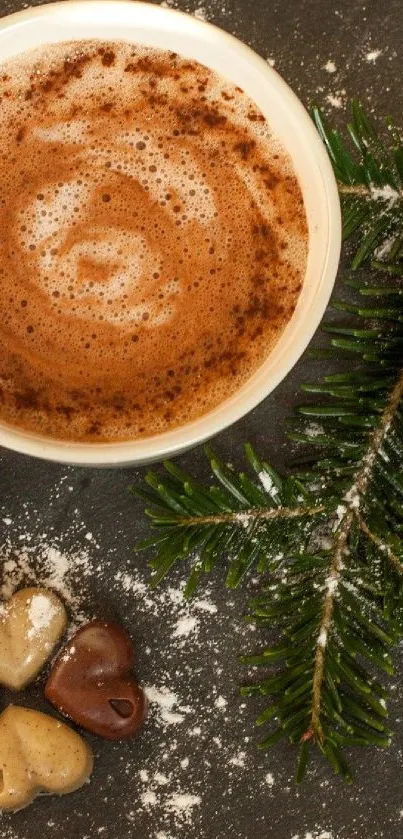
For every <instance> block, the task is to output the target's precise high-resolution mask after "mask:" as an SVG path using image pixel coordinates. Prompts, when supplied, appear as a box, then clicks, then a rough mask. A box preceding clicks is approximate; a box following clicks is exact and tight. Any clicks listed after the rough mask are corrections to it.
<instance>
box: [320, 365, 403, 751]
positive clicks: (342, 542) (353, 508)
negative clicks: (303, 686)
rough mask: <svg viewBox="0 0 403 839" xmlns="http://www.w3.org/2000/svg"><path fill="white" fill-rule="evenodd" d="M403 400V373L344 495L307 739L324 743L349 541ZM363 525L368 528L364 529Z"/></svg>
mask: <svg viewBox="0 0 403 839" xmlns="http://www.w3.org/2000/svg"><path fill="white" fill-rule="evenodd" d="M402 398H403V369H402V370H401V372H400V375H399V378H398V380H397V382H396V385H395V387H394V388H393V390H392V392H391V394H390V396H389V399H388V402H387V404H386V407H385V410H384V411H383V413H382V415H381V418H380V421H379V425H378V426H377V428H376V429H375V430H374V431H373V432H372V434H371V435H370V437H369V441H368V448H367V451H366V454H365V456H364V457H363V459H362V462H361V465H360V468H359V470H358V472H356V474H355V476H354V481H353V483H352V485H351V487H350V489H349V490H348V492H346V493H345V495H344V498H343V505H342V511H341V515H340V520H339V525H338V527H337V529H336V531H335V534H334V550H333V556H332V562H331V566H330V569H329V575H328V578H327V581H326V593H325V598H324V601H323V607H322V615H321V621H320V626H319V633H318V640H317V643H316V649H315V664H314V672H313V684H312V714H311V721H310V726H309V728H308V731H307V732H306V735H307V736H308V735H309V737H311V738H312V737H313V738H314V739H317V740H319V741H322V740H323V731H322V725H321V713H322V691H323V682H324V670H325V657H326V644H327V639H328V635H329V631H330V629H331V624H332V616H333V607H334V595H335V591H336V589H337V585H338V582H339V579H340V575H341V572H342V568H343V564H344V558H345V556H346V555H347V552H348V539H349V535H350V531H351V526H352V524H353V521H354V520H355V519H356V518H359V508H360V504H361V499H362V497H363V496H364V495H365V493H366V491H367V489H368V485H369V482H370V481H371V479H372V475H373V469H374V465H375V461H376V458H377V456H378V454H379V452H380V450H381V448H382V446H383V443H384V440H385V437H386V435H387V433H388V431H389V429H390V426H391V423H392V421H393V418H394V416H395V414H396V411H397V409H398V407H399V404H400V402H401V400H402ZM359 521H360V526H361V529H362V530H363V532H364V533H366V535H367V536H368V538H370V539H372V541H374V542H375V544H378V547H381V546H383V545H384V543H383V542H382V540H379V541H378V537H377V536H375V534H373V533H371V531H370V530H369V528H368V527H367V525H365V523H364V522H362V523H361V519H359ZM362 525H364V527H363V526H362ZM386 547H387V546H386ZM388 550H390V549H388ZM386 554H387V556H388V558H389V559H390V560H391V562H392V563H393V565H394V566H396V563H398V565H399V572H400V573H402V568H401V565H400V562H399V560H398V558H397V557H396V556H395V555H394V554H393V552H392V551H390V553H388V552H387V551H386Z"/></svg>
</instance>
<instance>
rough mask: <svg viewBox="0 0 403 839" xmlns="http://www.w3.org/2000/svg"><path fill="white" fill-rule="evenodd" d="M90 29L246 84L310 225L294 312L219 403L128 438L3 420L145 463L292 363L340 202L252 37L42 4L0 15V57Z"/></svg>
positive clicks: (233, 408)
mask: <svg viewBox="0 0 403 839" xmlns="http://www.w3.org/2000/svg"><path fill="white" fill-rule="evenodd" d="M86 38H87V39H88V38H100V39H104V40H112V41H113V40H115V41H118V40H124V41H130V42H134V43H136V42H137V43H141V44H145V45H149V46H155V47H160V48H162V49H169V50H173V51H175V52H178V53H180V54H182V55H184V56H186V57H189V58H193V59H196V60H197V61H200V62H201V63H202V64H205V65H207V66H208V67H210V68H211V69H213V70H215V71H217V72H218V73H220V74H221V75H223V76H225V77H226V78H228V79H230V80H231V81H232V82H233V83H234V84H237V85H239V86H240V87H242V88H243V90H245V92H246V93H247V94H248V96H250V97H251V99H253V100H254V101H255V103H256V105H257V106H258V107H259V108H260V110H261V111H262V113H263V114H264V115H265V117H266V118H267V120H268V122H269V124H270V126H271V127H272V129H273V131H274V133H275V134H276V135H277V136H278V137H279V138H280V140H281V141H282V143H283V145H284V146H285V148H286V149H287V150H288V152H289V154H290V155H291V158H292V161H293V165H294V170H295V172H296V175H297V177H298V179H299V182H300V185H301V188H302V192H303V196H304V202H305V209H306V214H307V219H308V226H309V255H308V265H307V271H306V277H305V281H304V285H303V289H302V291H301V295H300V298H299V300H298V304H297V307H296V310H295V312H294V314H293V316H292V318H291V320H290V321H289V323H288V325H287V327H286V328H285V330H284V332H283V333H282V335H281V337H280V339H279V341H278V343H277V344H276V346H275V347H274V349H273V351H272V352H271V354H270V356H269V357H268V358H267V360H266V361H265V362H264V363H263V364H262V366H261V367H260V368H259V369H258V370H257V371H256V372H255V373H254V375H253V376H252V377H251V378H250V379H249V380H248V381H247V382H246V384H245V385H244V386H243V387H242V388H240V389H239V390H238V391H237V392H236V393H235V394H234V395H233V396H231V398H229V399H227V400H226V401H225V402H223V403H222V404H221V405H219V406H218V407H217V408H215V410H213V411H211V412H210V413H208V414H206V415H205V416H203V417H201V418H200V419H198V420H195V421H194V422H192V423H189V424H188V425H186V426H183V427H181V428H177V429H175V430H173V431H169V432H167V433H165V434H160V435H157V436H155V437H150V438H146V439H142V440H138V441H134V442H124V443H92V444H86V443H64V442H60V441H57V440H52V439H50V438H44V437H40V436H39V435H35V434H31V433H28V432H26V433H24V432H21V431H18V430H15V429H12V428H10V427H8V426H6V425H1V424H0V445H4V446H6V447H8V448H10V449H14V450H16V451H19V452H22V453H25V454H29V455H34V456H37V457H42V458H46V459H48V460H55V461H59V462H62V463H74V464H82V465H91V466H108V465H110V466H112V465H129V464H141V463H146V462H151V461H153V460H160V459H162V458H163V457H166V456H169V455H174V454H176V453H178V452H180V451H184V450H185V449H188V448H190V447H192V446H195V445H196V444H198V443H200V442H202V441H203V440H206V439H207V438H209V437H212V436H213V435H214V434H216V433H217V432H218V431H221V430H222V429H224V428H226V427H227V426H229V425H230V424H231V423H233V422H235V421H236V420H238V419H240V417H242V416H244V414H246V413H247V412H248V411H250V410H251V409H252V408H254V407H255V406H256V405H257V404H258V403H259V402H261V400H262V399H264V398H265V396H267V395H268V394H269V393H271V391H272V390H273V389H274V388H275V387H276V386H277V385H278V384H279V382H281V380H282V379H283V378H284V377H285V376H286V374H287V373H288V372H289V370H291V368H292V367H293V365H294V364H295V363H296V362H297V360H298V359H299V357H300V356H301V354H302V353H303V351H304V349H305V348H306V346H307V344H308V343H309V341H310V339H311V338H312V336H313V334H314V332H315V330H316V328H317V327H318V325H319V323H320V321H321V319H322V316H323V314H324V311H325V308H326V305H327V303H328V300H329V297H330V294H331V291H332V288H333V284H334V280H335V277H336V272H337V266H338V262H339V256H340V246H341V218H340V204H339V198H338V192H337V186H336V182H335V179H334V175H333V171H332V168H331V165H330V162H329V159H328V156H327V153H326V151H325V149H324V146H323V144H322V142H321V140H320V138H319V136H318V134H317V132H316V129H315V127H314V125H313V124H312V121H311V119H310V117H309V115H308V114H307V112H306V111H305V109H304V108H303V106H302V105H301V103H300V102H299V100H298V99H297V97H296V96H295V94H294V93H293V92H292V90H291V89H290V88H289V87H288V85H287V84H286V83H285V82H284V81H283V79H281V78H280V76H279V75H278V74H277V73H276V72H275V71H274V70H273V69H272V68H271V67H270V66H269V65H268V64H267V62H266V61H264V60H263V59H262V58H260V57H259V56H258V55H257V54H256V53H255V52H253V51H252V50H251V49H249V47H247V46H245V45H244V44H242V43H241V42H240V41H238V40H237V39H236V38H234V37H232V36H231V35H228V34H227V33H226V32H223V31H222V30H221V29H218V28H217V27H215V26H212V25H211V24H208V23H205V22H203V21H200V20H197V19H196V18H194V17H192V16H190V15H186V14H182V13H181V12H177V11H173V10H171V9H165V8H162V7H161V6H155V5H149V4H147V3H141V2H128V1H127V0H123V2H121V0H86V2H85V1H84V2H76V0H69V2H61V3H55V4H50V5H46V6H39V7H36V8H31V9H27V10H26V11H23V12H17V13H16V14H13V15H10V16H8V17H6V18H3V19H2V20H1V21H0V62H1V61H3V60H5V59H7V58H9V57H11V56H14V55H17V54H19V53H21V52H25V51H27V50H29V49H33V48H35V47H38V46H41V45H42V44H46V43H55V42H58V41H68V40H80V39H86Z"/></svg>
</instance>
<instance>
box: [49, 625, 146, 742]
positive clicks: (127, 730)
mask: <svg viewBox="0 0 403 839" xmlns="http://www.w3.org/2000/svg"><path fill="white" fill-rule="evenodd" d="M132 665H133V647H132V643H131V640H130V637H129V635H128V633H127V632H126V630H125V629H123V627H121V626H119V624H117V623H113V622H109V621H108V622H106V621H99V620H95V621H92V622H91V623H88V624H86V625H85V626H83V627H82V628H81V629H79V630H78V632H76V634H75V635H73V637H72V638H71V639H70V641H69V643H68V644H67V646H66V647H65V649H64V650H62V652H61V653H60V655H59V656H58V658H57V659H56V662H55V664H54V666H53V668H52V671H51V674H50V676H49V679H48V682H47V684H46V688H45V696H46V698H47V699H48V700H49V702H51V703H52V705H54V706H55V707H56V708H57V709H58V710H59V711H60V712H61V713H62V714H64V715H65V716H67V717H70V718H71V719H72V720H74V722H76V723H78V724H79V725H81V726H82V727H83V728H86V729H87V730H88V731H91V732H93V733H94V734H99V735H101V737H105V738H107V739H108V740H118V739H120V738H123V737H131V736H133V735H134V734H136V732H137V731H138V729H139V728H140V726H141V724H142V723H143V722H144V720H145V717H146V715H147V700H146V697H145V695H144V693H143V691H142V689H141V687H140V686H139V685H138V684H137V682H136V680H135V679H134V677H133V676H132V675H131V667H132Z"/></svg>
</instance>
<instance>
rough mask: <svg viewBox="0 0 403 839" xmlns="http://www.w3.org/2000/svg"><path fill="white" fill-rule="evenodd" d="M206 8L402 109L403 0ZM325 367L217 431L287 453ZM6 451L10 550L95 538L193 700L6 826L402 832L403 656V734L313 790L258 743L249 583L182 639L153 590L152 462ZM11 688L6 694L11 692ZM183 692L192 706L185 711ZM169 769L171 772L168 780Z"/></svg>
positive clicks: (209, 833) (151, 651) (308, 91)
mask: <svg viewBox="0 0 403 839" xmlns="http://www.w3.org/2000/svg"><path fill="white" fill-rule="evenodd" d="M200 6H201V4H199V3H197V0H194V2H190V3H189V4H186V0H183V2H179V3H178V7H180V8H182V9H184V10H187V11H195V10H196V9H197V8H198V9H199V10H200ZM20 7H21V4H19V3H18V2H8V0H7V1H6V2H5V0H2V4H1V7H0V8H1V11H2V14H4V15H6V14H8V13H10V12H11V11H15V10H17V9H18V8H20ZM201 13H203V14H205V16H206V17H207V19H208V20H210V21H213V22H214V23H217V24H218V25H220V26H222V27H223V28H225V29H227V30H228V31H230V32H232V33H233V34H235V35H237V36H238V37H239V38H241V39H242V40H243V41H245V42H246V43H248V44H250V45H251V46H252V47H253V48H254V49H256V50H257V51H258V52H259V53H260V54H261V55H262V56H264V57H265V58H270V59H274V61H275V67H276V69H278V70H279V72H280V73H281V74H282V75H283V76H284V78H285V79H286V80H287V81H288V82H289V83H290V85H291V86H292V87H293V88H294V90H295V91H296V92H297V93H298V94H299V95H300V97H301V99H302V100H303V102H304V103H308V102H309V100H310V99H312V98H316V99H317V100H318V101H319V102H320V103H321V104H323V105H324V106H326V107H327V108H328V109H329V112H331V113H332V116H333V117H334V118H335V119H341V118H342V117H343V111H342V110H340V109H338V108H337V107H335V103H336V105H339V104H342V103H343V102H344V100H345V98H346V97H348V96H351V95H358V96H360V97H361V98H362V100H363V101H364V102H365V103H367V104H368V105H369V106H370V108H371V109H373V110H374V111H375V112H378V113H379V114H387V113H392V114H393V115H394V116H395V117H396V118H397V119H399V117H400V116H401V111H402V100H403V88H402V83H401V72H400V71H401V63H400V50H401V41H402V25H403V5H402V3H401V0H390V2H389V3H388V4H381V3H379V0H368V2H367V3H365V4H361V3H359V2H356V0H340V2H336V3H335V2H332V0H311V2H309V0H303V1H302V2H298V0H286V2H285V0H276V2H269V0H206V3H205V4H203V7H202V12H200V11H199V14H201ZM378 51H379V53H378ZM371 54H372V59H371ZM329 61H330V62H333V63H334V65H335V67H336V71H335V72H333V73H331V72H328V70H326V69H324V67H325V65H327V64H328V62H329ZM328 69H331V65H328ZM328 97H330V99H329V98H328ZM317 370H318V364H317V363H313V362H312V361H309V359H307V358H306V357H305V358H303V359H302V360H301V361H300V363H299V364H298V365H297V366H296V368H295V369H294V370H293V372H292V373H291V374H290V375H289V376H288V378H287V380H286V381H285V382H284V383H283V384H282V385H281V386H280V387H279V388H278V389H277V390H276V392H275V393H274V394H273V395H272V396H270V397H269V398H268V399H266V400H265V402H264V403H263V404H262V405H261V406H260V407H259V408H257V409H256V410H255V411H254V412H253V413H251V414H250V415H249V416H248V417H246V418H245V419H243V420H242V421H240V422H238V423H237V424H236V425H235V426H233V427H232V428H231V429H229V430H228V431H226V432H224V433H222V434H220V435H219V436H218V437H217V438H216V440H215V441H214V444H215V446H216V448H217V449H218V450H219V452H220V453H221V455H223V456H224V457H225V458H226V459H227V460H230V461H232V462H234V463H237V462H239V460H240V455H241V449H242V443H243V442H244V441H245V440H246V439H249V440H251V441H252V442H253V443H254V444H255V445H256V447H257V448H258V450H259V451H261V452H264V453H265V455H266V457H267V458H268V459H270V460H272V461H273V462H275V463H276V464H277V465H279V466H282V465H283V463H284V462H286V461H287V457H288V456H289V451H288V448H289V447H288V445H287V443H286V442H285V439H284V435H283V418H284V417H285V416H286V415H287V414H289V413H290V409H291V406H292V405H293V404H295V403H296V402H297V401H298V399H300V396H299V393H298V387H299V383H300V382H301V381H302V380H303V379H304V378H307V377H308V378H309V377H310V376H312V375H315V374H316V372H317ZM0 461H1V499H0V505H1V511H0V512H1V518H0V521H1V520H2V523H1V529H2V530H1V543H2V545H3V547H2V558H5V557H6V558H10V554H12V552H13V551H15V552H16V553H17V554H18V553H19V555H21V550H23V549H25V548H27V547H28V548H29V547H31V549H32V553H31V554H30V557H31V558H30V563H31V565H32V564H33V563H35V562H36V561H37V563H38V568H39V565H40V559H39V558H40V555H41V550H42V552H43V550H44V548H43V546H44V545H45V546H46V550H48V547H49V545H50V546H51V547H52V546H56V547H58V548H59V549H60V550H62V551H64V552H66V553H67V554H68V555H69V556H71V555H73V554H74V555H76V554H77V552H78V553H79V552H80V551H81V552H82V551H85V552H86V554H87V555H88V564H87V577H84V576H83V577H82V579H81V578H80V573H79V572H78V573H77V574H76V577H75V579H74V582H73V584H72V587H73V589H74V586H75V587H76V589H77V593H79V594H80V596H81V597H82V601H83V604H84V609H85V611H86V613H87V614H89V615H91V614H102V615H114V616H116V617H120V618H121V619H122V620H123V621H124V622H125V624H126V625H127V626H128V627H129V629H130V631H131V632H132V635H133V637H134V639H135V641H136V645H137V648H138V673H139V676H141V679H142V680H143V681H144V682H145V683H146V684H148V685H154V686H157V687H159V688H160V689H161V687H164V686H165V688H166V689H167V690H168V689H169V690H170V691H171V692H173V693H175V694H176V695H177V697H178V706H175V707H173V708H172V709H171V710H172V711H173V712H176V711H179V713H180V714H181V716H183V721H182V722H177V723H176V724H171V725H167V724H166V723H164V721H161V717H160V715H159V713H158V707H157V706H153V707H152V713H151V716H150V720H149V723H148V725H147V726H146V728H145V729H144V730H143V732H142V734H141V735H140V736H139V738H138V739H137V740H136V741H135V742H134V743H133V744H124V745H117V746H116V745H114V746H111V745H110V744H108V743H103V742H100V741H96V742H95V740H93V746H94V749H95V752H96V757H97V760H96V768H95V773H94V777H93V781H92V783H91V785H90V786H89V787H86V788H85V789H84V790H82V791H80V792H79V793H77V794H76V795H75V796H74V797H73V796H72V797H66V798H63V799H60V800H57V801H55V800H54V799H50V798H42V799H40V800H39V801H37V802H36V803H35V805H34V806H33V807H31V808H30V809H28V810H26V811H24V812H21V813H19V814H16V815H14V816H3V817H2V818H1V819H0V836H1V837H2V839H33V837H36V836H38V835H40V836H41V837H43V839H48V837H53V836H58V837H60V839H84V837H91V839H93V837H96V836H98V835H99V836H101V837H105V838H106V837H107V839H120V837H133V839H134V837H136V839H137V837H139V838H140V837H141V839H143V838H144V839H224V837H225V839H251V837H253V839H355V838H357V839H380V837H388V839H401V837H402V835H403V791H402V772H401V768H402V760H403V757H402V754H403V752H402V749H403V725H402V724H401V721H400V719H399V714H400V708H401V701H402V695H403V692H402V688H401V677H402V675H403V674H402V673H401V670H402V661H400V665H399V666H398V669H397V675H396V680H395V686H394V691H393V692H392V703H391V716H392V721H393V723H394V724H395V728H396V736H395V739H394V742H393V746H392V747H391V749H390V751H389V752H387V753H380V752H376V751H370V752H368V753H364V752H360V753H357V752H352V754H351V762H352V765H353V768H354V771H355V776H356V780H355V783H354V785H353V786H352V787H345V786H344V785H343V783H342V782H340V781H339V780H338V779H335V778H334V777H333V776H332V774H331V772H330V771H329V769H328V767H327V766H326V765H324V764H322V763H320V762H318V763H317V764H316V765H315V766H314V767H313V768H312V769H311V771H310V773H309V775H308V778H307V780H306V782H305V784H304V785H303V786H302V787H300V788H297V787H295V786H294V783H293V765H294V764H293V761H294V753H293V751H292V749H291V748H288V747H286V746H280V747H278V748H276V749H275V750H273V751H272V752H270V753H269V754H268V755H267V756H266V755H264V754H262V753H261V752H258V751H257V750H256V749H255V740H256V734H255V731H254V728H253V716H254V713H255V712H257V710H258V707H259V703H257V704H256V707H255V708H254V707H253V703H248V705H247V706H246V707H244V703H242V701H241V700H240V699H239V698H238V693H237V685H238V684H239V683H240V681H241V680H242V678H243V677H244V673H243V671H242V668H240V666H239V665H238V661H237V656H238V654H239V652H240V651H241V650H245V649H251V648H252V647H253V646H254V644H255V642H256V641H257V639H255V638H253V639H251V633H250V630H247V629H245V628H244V627H242V625H241V624H240V623H239V621H238V617H239V616H240V615H241V614H242V611H243V609H244V605H245V603H246V600H247V591H246V590H245V589H244V590H242V591H240V592H238V593H237V594H236V595H233V594H231V595H229V594H228V593H227V592H226V591H225V589H224V587H223V585H222V575H221V574H220V573H219V572H217V574H216V575H215V577H214V579H213V580H212V581H211V583H210V593H207V594H206V593H205V592H201V594H200V598H208V599H209V602H210V603H213V604H215V605H216V606H217V607H218V610H217V612H215V613H211V614H210V613H208V612H207V613H206V612H205V611H203V610H199V612H197V609H193V610H192V612H191V615H193V616H194V615H196V614H197V615H198V617H197V618H196V620H198V621H199V624H200V626H199V628H200V631H199V633H198V635H197V637H196V635H194V634H192V633H190V634H189V636H188V637H185V638H184V639H183V640H182V641H181V642H179V645H178V641H177V640H174V639H172V637H171V636H172V634H173V632H174V631H175V627H176V626H177V621H178V619H180V617H181V616H183V615H184V614H185V613H184V611H183V610H182V611H181V609H182V607H180V606H179V607H178V606H177V605H175V604H174V603H173V600H174V597H173V595H172V592H171V593H169V592H168V594H167V593H166V591H165V593H162V594H158V595H152V597H151V598H150V597H149V596H148V595H147V594H146V593H144V581H145V580H146V577H147V572H146V558H145V557H144V556H142V555H141V556H140V557H135V556H134V555H133V553H132V546H133V544H134V543H136V542H138V541H139V539H140V538H141V537H142V535H143V534H144V533H145V532H146V524H145V519H144V517H143V514H142V506H141V504H140V503H139V502H137V501H135V500H133V498H132V497H131V496H130V495H129V493H128V491H127V487H128V485H129V484H130V483H132V482H137V483H139V481H141V479H142V476H143V474H144V470H143V469H138V470H136V469H130V470H124V471H123V470H122V471H112V470H109V471H96V470H84V469H79V468H69V469H67V468H66V467H64V466H58V465H55V464H46V463H44V462H41V461H39V460H38V461H37V460H34V459H29V458H26V457H23V456H20V455H17V454H13V453H11V452H8V451H5V450H2V452H1V455H0ZM180 463H181V465H182V466H185V467H189V468H190V469H191V470H192V471H193V473H194V474H195V475H197V476H200V477H203V476H205V475H206V464H205V460H204V457H203V454H202V452H201V451H200V450H195V451H193V452H191V453H188V454H186V455H185V456H183V457H182V458H180ZM4 520H5V521H4ZM44 534H46V535H44ZM86 534H92V538H90V537H87V536H86ZM97 545H98V547H97ZM45 552H46V551H45ZM36 557H38V559H36ZM119 569H121V570H123V571H124V572H125V573H126V572H128V573H132V574H134V575H135V577H136V579H137V582H138V581H140V583H139V582H138V584H137V588H136V590H135V592H134V593H132V594H131V595H130V594H129V595H128V594H127V593H125V592H124V590H123V586H122V585H120V584H119V583H116V582H113V581H114V577H115V575H116V573H117V571H118V570H119ZM88 572H89V573H88ZM180 579H181V577H180V574H177V575H176V576H175V575H173V577H172V578H171V581H170V585H171V587H172V586H175V585H177V584H178V583H179V581H180ZM251 585H252V584H251ZM42 684H43V679H42V681H41V679H39V681H38V682H37V683H36V684H35V685H34V686H33V687H31V688H30V689H29V691H27V692H26V693H25V695H21V696H19V697H18V701H19V702H20V703H21V704H26V705H30V706H32V707H38V708H42V709H43V710H49V708H48V707H47V706H46V704H45V703H44V701H43V700H42V698H41V688H42ZM219 696H223V697H224V698H225V699H226V700H227V703H228V704H227V705H226V706H223V707H222V708H216V707H215V705H214V701H215V700H216V699H217V697H219ZM8 701H9V697H8V696H7V695H3V696H2V699H1V702H2V704H4V705H5V704H6V703H7V702H8ZM179 706H180V708H182V710H183V708H184V706H185V710H184V711H183V713H181V711H180V708H179ZM160 710H161V709H160ZM187 759H188V761H189V762H188V764H187ZM183 761H185V762H183ZM181 762H182V763H181ZM140 772H141V773H142V774H140ZM145 772H147V777H148V781H147V780H145V778H146V775H145V774H144V773H145ZM158 772H159V773H160V775H165V776H166V778H167V779H168V783H167V784H165V785H164V784H161V778H160V777H159V776H157V779H156V777H155V774H156V773H158ZM158 777H159V782H160V783H158ZM178 791H180V793H181V794H184V795H193V796H196V797H197V801H196V802H195V803H194V806H193V808H192V810H191V818H189V820H188V821H186V819H185V818H184V817H183V816H179V817H175V814H174V813H173V812H172V810H171V809H170V802H171V803H172V800H173V799H172V795H174V794H175V793H177V792H178ZM199 798H200V802H199V800H198V799H199ZM176 801H177V799H176Z"/></svg>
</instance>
